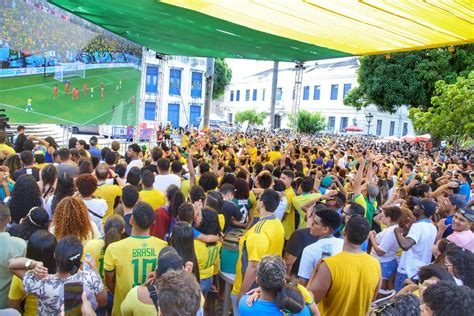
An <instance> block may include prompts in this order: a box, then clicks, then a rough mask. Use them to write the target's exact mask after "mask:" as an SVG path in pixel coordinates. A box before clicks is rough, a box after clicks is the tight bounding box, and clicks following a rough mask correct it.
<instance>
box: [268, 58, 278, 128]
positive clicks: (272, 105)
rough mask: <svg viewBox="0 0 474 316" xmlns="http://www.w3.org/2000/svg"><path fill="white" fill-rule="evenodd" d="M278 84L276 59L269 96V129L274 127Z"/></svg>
mask: <svg viewBox="0 0 474 316" xmlns="http://www.w3.org/2000/svg"><path fill="white" fill-rule="evenodd" d="M277 84H278V61H274V62H273V77H272V95H271V98H270V130H273V128H274V127H275V101H276V98H275V97H276V91H277Z"/></svg>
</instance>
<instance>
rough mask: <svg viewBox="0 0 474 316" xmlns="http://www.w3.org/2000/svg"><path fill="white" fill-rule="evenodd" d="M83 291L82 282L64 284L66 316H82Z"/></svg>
mask: <svg viewBox="0 0 474 316" xmlns="http://www.w3.org/2000/svg"><path fill="white" fill-rule="evenodd" d="M82 291H83V287H82V282H77V281H74V282H66V283H64V314H65V315H66V316H79V315H82V313H81V306H82Z"/></svg>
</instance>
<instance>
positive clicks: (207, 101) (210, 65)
mask: <svg viewBox="0 0 474 316" xmlns="http://www.w3.org/2000/svg"><path fill="white" fill-rule="evenodd" d="M205 77H206V93H205V95H204V113H203V122H202V127H203V128H208V127H209V116H210V115H211V100H212V86H213V83H214V58H207V60H206V76H205Z"/></svg>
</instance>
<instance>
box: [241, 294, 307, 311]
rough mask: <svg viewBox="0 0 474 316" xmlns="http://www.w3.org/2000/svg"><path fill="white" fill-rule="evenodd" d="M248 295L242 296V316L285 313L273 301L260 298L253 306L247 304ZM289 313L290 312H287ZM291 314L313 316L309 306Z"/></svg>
mask: <svg viewBox="0 0 474 316" xmlns="http://www.w3.org/2000/svg"><path fill="white" fill-rule="evenodd" d="M248 297H249V296H248V295H244V296H242V299H241V300H240V302H239V312H240V316H259V315H262V316H267V315H272V316H273V315H284V314H283V313H282V312H281V311H280V310H279V309H278V307H277V306H276V305H275V303H273V302H267V301H262V300H260V299H258V300H256V301H255V302H254V303H253V304H252V306H250V307H249V306H248V305H247V298H248ZM287 315H288V314H287ZM289 315H298V316H311V312H310V310H309V308H308V306H305V307H304V308H303V310H302V311H301V312H300V313H298V314H289Z"/></svg>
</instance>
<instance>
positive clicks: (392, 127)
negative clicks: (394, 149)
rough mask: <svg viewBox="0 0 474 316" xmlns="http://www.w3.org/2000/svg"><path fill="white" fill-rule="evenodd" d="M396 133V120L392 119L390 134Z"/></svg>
mask: <svg viewBox="0 0 474 316" xmlns="http://www.w3.org/2000/svg"><path fill="white" fill-rule="evenodd" d="M393 135H395V121H390V132H389V134H388V136H393Z"/></svg>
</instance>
